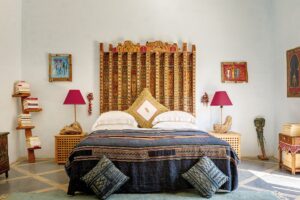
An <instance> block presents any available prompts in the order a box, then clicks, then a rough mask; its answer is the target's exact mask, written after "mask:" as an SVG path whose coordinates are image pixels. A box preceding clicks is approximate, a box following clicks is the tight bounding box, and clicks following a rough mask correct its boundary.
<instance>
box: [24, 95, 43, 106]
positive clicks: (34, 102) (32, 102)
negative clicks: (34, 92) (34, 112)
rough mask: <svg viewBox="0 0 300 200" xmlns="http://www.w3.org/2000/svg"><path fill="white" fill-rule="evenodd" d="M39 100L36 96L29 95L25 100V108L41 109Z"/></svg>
mask: <svg viewBox="0 0 300 200" xmlns="http://www.w3.org/2000/svg"><path fill="white" fill-rule="evenodd" d="M38 100H39V99H38V98H36V97H27V98H26V99H24V102H23V106H24V109H40V108H41V107H40V105H39V101H38Z"/></svg>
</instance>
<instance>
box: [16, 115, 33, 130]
mask: <svg viewBox="0 0 300 200" xmlns="http://www.w3.org/2000/svg"><path fill="white" fill-rule="evenodd" d="M18 126H19V127H28V126H33V124H32V122H31V114H20V115H19V116H18Z"/></svg>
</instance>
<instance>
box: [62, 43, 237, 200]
mask: <svg viewBox="0 0 300 200" xmlns="http://www.w3.org/2000/svg"><path fill="white" fill-rule="evenodd" d="M195 56H196V48H195V45H192V50H191V51H188V48H187V44H186V43H183V45H182V49H180V48H179V47H178V45H177V44H169V43H164V42H160V41H158V42H147V43H146V44H145V45H140V44H134V43H132V42H131V41H125V42H124V43H120V44H118V45H117V46H116V47H114V46H113V45H109V50H108V51H105V50H104V44H102V43H101V44H100V112H102V113H103V112H104V113H105V112H107V111H112V110H119V111H124V110H127V109H128V108H129V107H130V106H131V105H132V104H134V102H135V100H136V99H137V98H139V97H138V95H139V93H140V92H141V91H142V90H143V88H149V91H150V92H151V93H152V96H153V97H154V98H155V99H156V100H157V101H158V102H160V103H161V104H163V105H164V106H165V107H166V108H167V109H169V110H180V111H185V112H187V113H191V114H193V115H194V114H195V74H196V71H195V61H196V59H195ZM142 93H143V92H142ZM146 109H147V108H146ZM175 127H176V125H174V127H172V128H171V129H170V130H165V129H153V128H152V129H139V128H136V129H127V128H126V129H125V128H124V129H119V130H97V131H93V132H92V133H91V134H89V135H88V136H87V137H86V138H85V139H84V140H83V141H81V142H80V143H79V144H78V145H77V146H76V148H75V149H74V150H73V151H72V153H71V154H70V156H69V158H68V161H67V164H66V172H67V174H68V176H69V177H70V182H69V189H68V194H70V195H74V194H75V192H77V191H82V192H86V193H90V192H91V190H90V189H89V188H88V187H87V186H86V184H85V183H84V182H83V181H82V180H81V177H82V176H84V175H85V174H86V173H87V172H89V171H90V170H91V169H92V168H93V167H94V166H95V165H96V164H97V163H98V161H99V159H100V158H101V157H102V156H103V155H105V156H106V157H107V158H109V159H110V160H111V161H112V162H113V164H114V165H115V166H116V167H117V168H118V169H119V170H120V171H121V172H122V173H123V174H125V175H126V176H128V177H129V178H130V179H129V181H128V182H127V183H126V184H125V185H123V186H122V187H121V188H120V189H119V190H118V192H120V193H149V192H163V191H177V190H181V189H187V188H191V187H192V186H191V185H190V184H189V183H188V182H187V181H186V180H185V179H183V178H182V176H181V174H182V173H184V172H186V171H187V170H188V169H190V168H191V167H192V166H193V165H194V164H195V163H197V161H198V160H199V158H200V157H203V156H207V157H208V158H210V159H211V160H212V161H213V162H214V164H215V165H216V166H217V167H218V168H219V169H220V170H221V171H222V172H223V173H224V174H225V175H226V176H228V181H226V183H224V184H223V185H222V187H221V188H220V189H221V190H222V191H225V192H230V191H232V190H234V189H236V188H237V186H238V174H237V164H238V162H239V161H238V157H237V155H236V153H235V152H234V151H233V150H232V149H231V147H230V145H229V144H228V143H227V142H225V141H222V140H220V139H218V138H215V137H213V136H211V135H209V134H208V133H206V132H203V131H199V130H195V129H193V130H192V129H176V128H175Z"/></svg>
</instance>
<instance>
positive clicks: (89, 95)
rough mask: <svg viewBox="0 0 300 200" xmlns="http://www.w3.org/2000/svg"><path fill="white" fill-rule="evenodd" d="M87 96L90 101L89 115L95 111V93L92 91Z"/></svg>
mask: <svg viewBox="0 0 300 200" xmlns="http://www.w3.org/2000/svg"><path fill="white" fill-rule="evenodd" d="M86 97H87V99H88V102H89V104H88V113H89V115H91V114H92V111H93V110H92V101H93V100H94V95H93V93H92V92H90V93H88V95H87V96H86Z"/></svg>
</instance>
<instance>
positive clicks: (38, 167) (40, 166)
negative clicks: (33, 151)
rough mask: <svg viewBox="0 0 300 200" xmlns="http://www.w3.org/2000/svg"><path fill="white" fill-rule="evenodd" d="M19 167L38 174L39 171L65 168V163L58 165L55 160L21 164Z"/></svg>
mask: <svg viewBox="0 0 300 200" xmlns="http://www.w3.org/2000/svg"><path fill="white" fill-rule="evenodd" d="M18 167H19V168H21V169H24V170H27V171H28V172H30V173H33V174H38V173H43V172H47V171H52V170H58V169H64V166H63V165H57V164H56V163H54V162H42V163H35V164H31V165H21V166H18Z"/></svg>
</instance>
